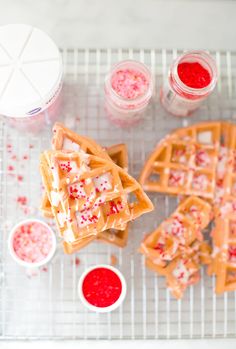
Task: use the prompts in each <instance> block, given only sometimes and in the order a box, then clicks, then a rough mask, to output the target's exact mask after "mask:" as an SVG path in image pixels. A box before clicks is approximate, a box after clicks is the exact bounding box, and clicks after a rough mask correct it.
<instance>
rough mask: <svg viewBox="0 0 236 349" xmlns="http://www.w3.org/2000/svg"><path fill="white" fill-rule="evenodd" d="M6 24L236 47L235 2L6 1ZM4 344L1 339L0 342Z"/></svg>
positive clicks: (175, 344)
mask: <svg viewBox="0 0 236 349" xmlns="http://www.w3.org/2000/svg"><path fill="white" fill-rule="evenodd" d="M0 9H1V11H0V24H7V23H16V22H18V23H29V24H32V25H35V26H38V27H39V28H41V29H43V30H45V31H46V32H48V33H49V34H50V35H51V36H52V38H53V39H54V40H55V41H56V43H57V44H58V45H59V46H71V47H76V46H77V47H147V48H162V47H163V48H205V49H222V50H227V49H230V50H236V1H233V0H231V1H230V0H215V1H214V0H175V1H173V0H97V1H96V0H40V1H34V0H0ZM0 345H1V343H0ZM42 346H45V347H49V348H64V347H65V346H66V348H67V349H70V348H77V347H78V346H79V348H80V349H82V348H91V347H93V348H102V349H106V348H111V349H116V348H121V346H122V347H127V346H129V349H132V348H136V349H137V348H141V347H143V346H145V349H146V348H158V346H159V347H160V346H161V348H162V349H169V348H176V349H178V348H181V349H185V348H186V349H187V348H188V349H189V348H191V349H195V348H199V347H201V349H205V348H214V349H218V348H220V349H222V348H223V347H225V348H227V349H231V348H234V349H235V348H236V341H235V340H214V341H213V340H209V341H207V340H203V341H191V342H190V341H189V340H188V341H171V342H170V341H149V342H145V343H144V342H142V341H140V342H128V343H127V342H119V341H117V342H102V341H100V342H94V341H93V342H79V343H78V342H73V341H72V342H50V343H48V342H43V343H36V342H34V344H33V345H32V343H30V342H26V343H25V342H18V343H15V342H9V343H2V347H4V348H16V347H17V348H18V349H19V348H24V349H27V348H32V347H34V348H40V349H41V348H42Z"/></svg>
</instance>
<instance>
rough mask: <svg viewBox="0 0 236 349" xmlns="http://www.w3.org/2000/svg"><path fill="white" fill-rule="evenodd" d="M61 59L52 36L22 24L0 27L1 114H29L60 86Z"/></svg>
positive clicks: (45, 105)
mask: <svg viewBox="0 0 236 349" xmlns="http://www.w3.org/2000/svg"><path fill="white" fill-rule="evenodd" d="M61 78H62V59H61V55H60V52H59V50H58V48H57V46H56V45H55V43H54V42H53V41H52V39H51V38H50V37H49V36H48V35H47V34H45V33H44V32H43V31H41V30H40V29H37V28H34V27H31V26H29V25H25V24H9V25H5V26H1V27H0V114H1V115H5V116H11V117H24V116H30V115H33V114H36V113H38V112H40V111H41V110H43V109H45V108H46V107H47V105H48V104H49V103H50V101H51V99H52V98H53V96H54V95H55V94H56V92H57V90H58V89H59V85H60V82H61Z"/></svg>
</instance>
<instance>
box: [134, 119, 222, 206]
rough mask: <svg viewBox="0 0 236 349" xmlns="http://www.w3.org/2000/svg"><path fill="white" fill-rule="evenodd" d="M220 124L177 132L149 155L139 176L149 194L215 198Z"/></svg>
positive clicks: (200, 125) (204, 124)
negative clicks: (160, 193) (161, 193)
mask: <svg viewBox="0 0 236 349" xmlns="http://www.w3.org/2000/svg"><path fill="white" fill-rule="evenodd" d="M220 141H221V123H220V122H209V123H201V124H197V125H193V126H190V127H186V128H182V129H179V130H176V131H175V132H173V133H172V134H170V135H169V136H167V137H166V138H165V139H164V140H162V141H161V142H160V143H159V144H158V145H157V147H156V149H155V150H154V152H153V153H152V154H151V155H150V156H149V158H148V160H147V162H146V164H145V166H144V168H143V170H142V173H141V176H140V183H141V185H142V186H143V188H144V190H146V191H154V192H163V193H169V194H174V195H178V194H181V195H195V196H200V197H204V198H209V199H213V198H214V193H215V185H216V167H217V159H218V153H219V148H220Z"/></svg>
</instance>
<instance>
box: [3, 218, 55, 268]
mask: <svg viewBox="0 0 236 349" xmlns="http://www.w3.org/2000/svg"><path fill="white" fill-rule="evenodd" d="M56 246H57V243H56V236H55V234H54V232H53V230H52V229H51V228H50V227H49V226H48V225H47V224H46V223H44V222H43V221H41V220H38V219H27V220H24V221H21V222H20V223H18V224H17V225H15V226H14V227H13V229H12V230H11V232H10V235H9V239H8V247H9V252H10V255H11V256H12V258H13V259H14V260H15V261H16V262H17V263H18V264H19V265H21V266H23V267H26V268H39V267H41V266H43V265H45V264H47V263H48V262H49V261H51V259H52V258H53V256H54V254H55V251H56Z"/></svg>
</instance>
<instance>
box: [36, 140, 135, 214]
mask: <svg viewBox="0 0 236 349" xmlns="http://www.w3.org/2000/svg"><path fill="white" fill-rule="evenodd" d="M58 150H60V149H58ZM66 150H69V149H66ZM106 152H107V154H108V155H109V157H110V158H111V160H112V161H113V162H114V163H115V164H116V165H118V166H120V167H121V168H123V169H124V170H126V171H127V170H128V152H127V147H126V145H125V144H115V145H112V146H111V147H108V148H106ZM102 154H103V151H102ZM92 155H97V156H99V154H92ZM40 210H41V211H42V213H43V215H44V216H45V217H48V218H53V213H52V211H51V204H50V201H49V199H48V197H47V194H46V193H44V194H43V197H42V202H41V207H40Z"/></svg>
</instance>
